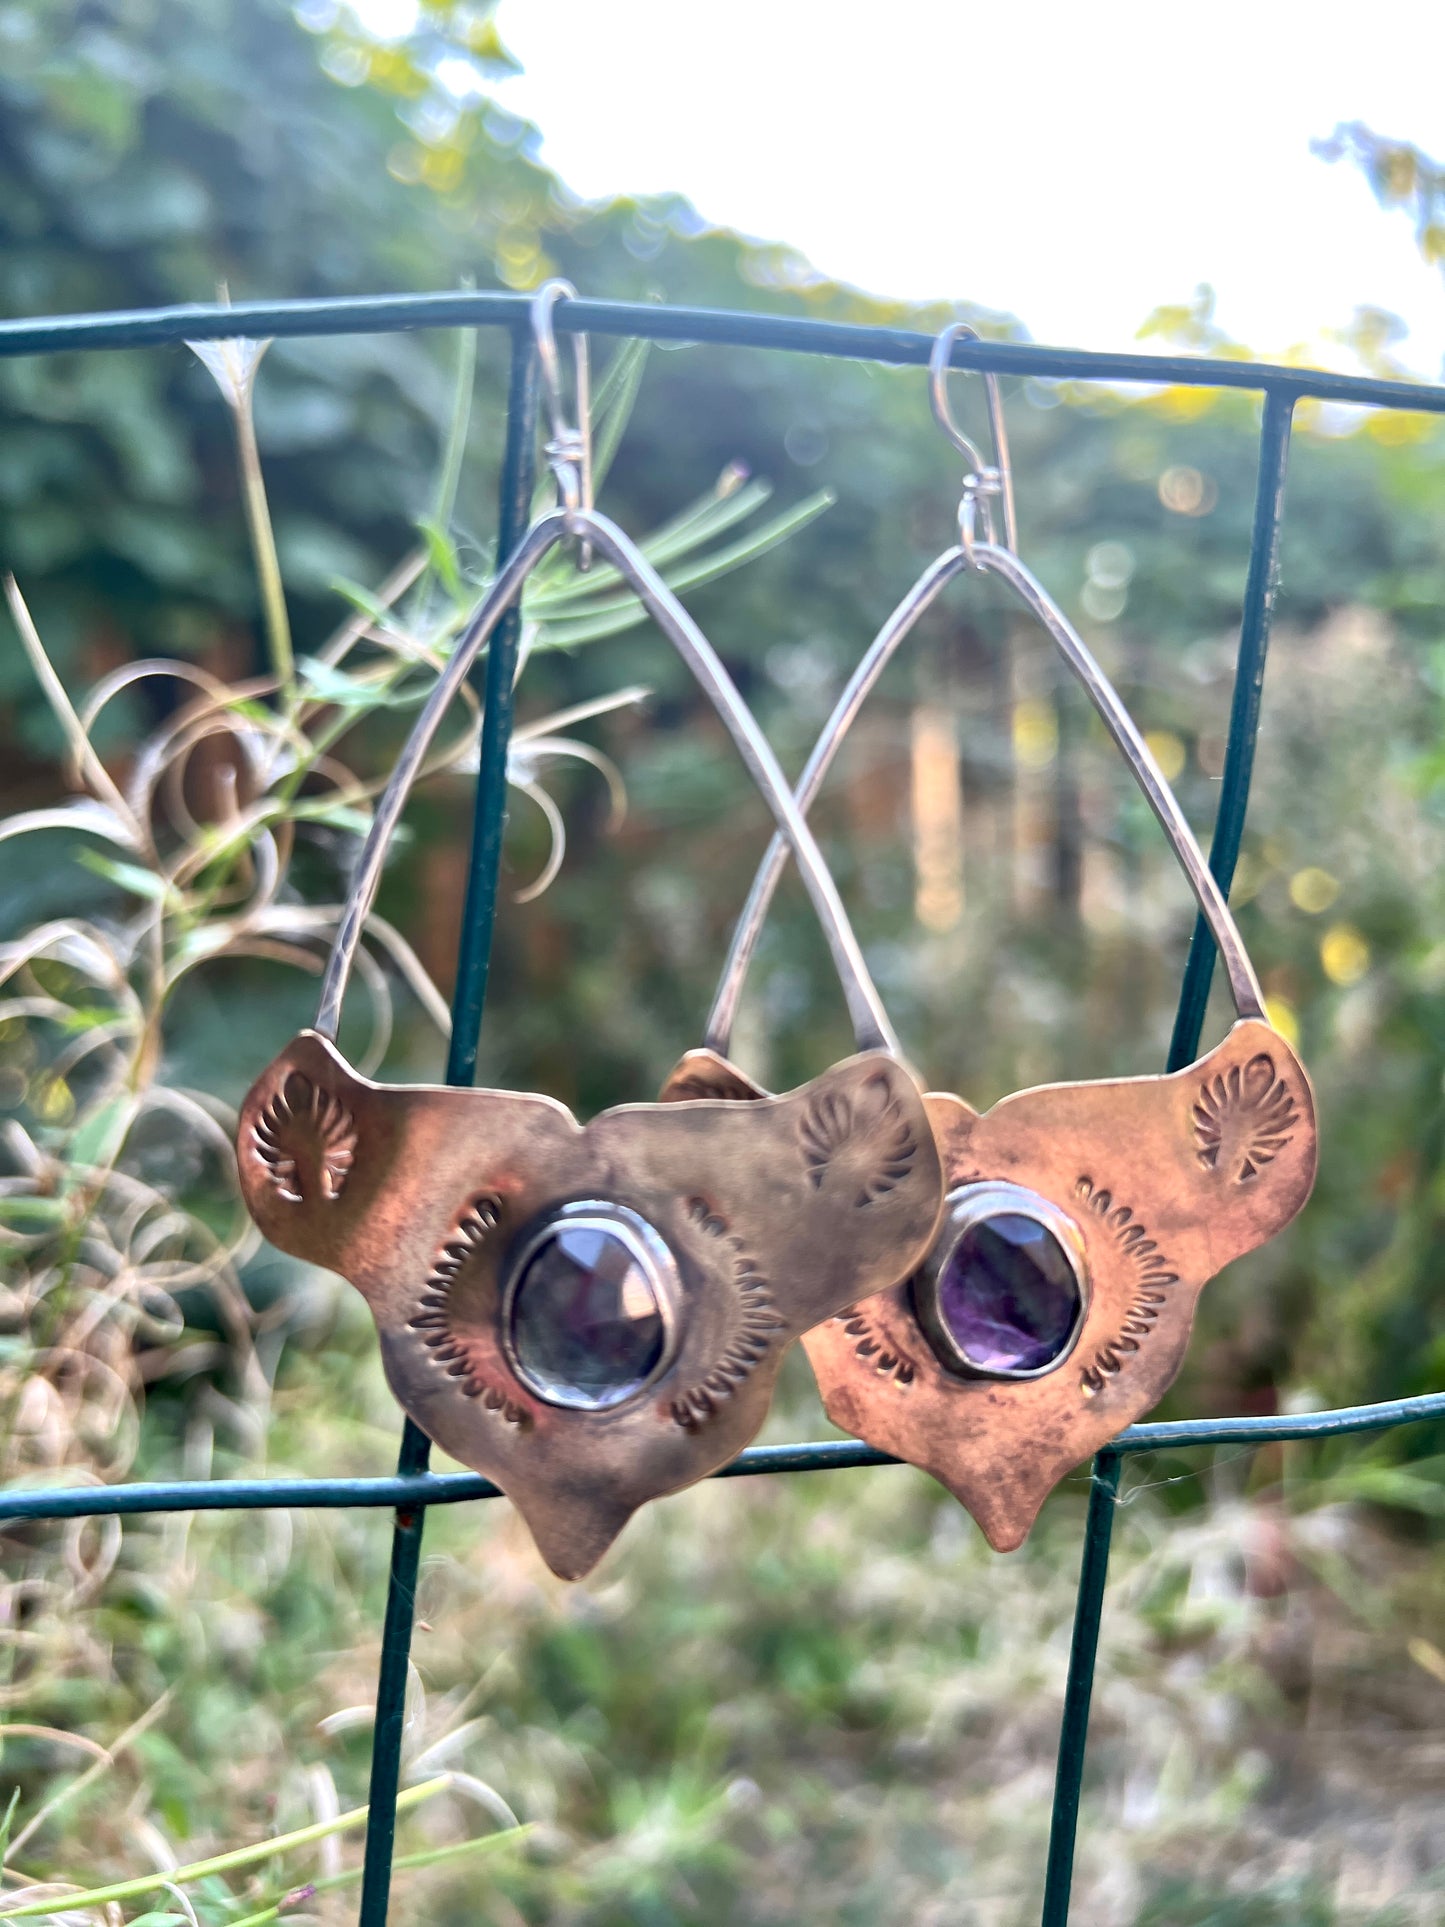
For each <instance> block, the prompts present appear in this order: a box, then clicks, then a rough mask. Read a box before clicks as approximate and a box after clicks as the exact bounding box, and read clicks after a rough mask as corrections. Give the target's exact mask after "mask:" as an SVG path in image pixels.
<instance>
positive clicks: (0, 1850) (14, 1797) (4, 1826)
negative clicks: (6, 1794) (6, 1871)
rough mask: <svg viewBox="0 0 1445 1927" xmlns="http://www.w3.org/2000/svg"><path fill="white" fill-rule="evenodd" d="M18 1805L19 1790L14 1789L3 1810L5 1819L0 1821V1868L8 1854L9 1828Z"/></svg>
mask: <svg viewBox="0 0 1445 1927" xmlns="http://www.w3.org/2000/svg"><path fill="white" fill-rule="evenodd" d="M19 1804H20V1789H19V1787H16V1788H15V1790H14V1792H13V1793H12V1794H11V1795H10V1804H9V1806H8V1807H6V1809H5V1818H4V1819H3V1820H0V1867H3V1866H4V1864H5V1861H6V1859H7V1857H8V1855H9V1853H10V1826H11V1822H12V1821H13V1820H14V1818H15V1809H16V1807H17V1806H19Z"/></svg>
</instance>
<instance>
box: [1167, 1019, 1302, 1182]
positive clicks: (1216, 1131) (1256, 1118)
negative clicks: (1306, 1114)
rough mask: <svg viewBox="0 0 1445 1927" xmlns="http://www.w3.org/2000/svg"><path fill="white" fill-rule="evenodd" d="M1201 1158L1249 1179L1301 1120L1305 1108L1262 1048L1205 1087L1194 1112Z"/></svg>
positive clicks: (1215, 1167)
mask: <svg viewBox="0 0 1445 1927" xmlns="http://www.w3.org/2000/svg"><path fill="white" fill-rule="evenodd" d="M1192 1118H1193V1124H1194V1143H1195V1148H1196V1152H1197V1154H1198V1158H1199V1162H1200V1163H1201V1164H1202V1165H1203V1166H1204V1167H1205V1169H1206V1170H1210V1171H1218V1172H1219V1173H1220V1175H1221V1176H1224V1177H1229V1178H1232V1179H1233V1180H1234V1182H1235V1183H1236V1184H1247V1183H1249V1181H1250V1180H1251V1179H1252V1178H1256V1177H1258V1175H1259V1173H1260V1170H1261V1169H1262V1168H1263V1166H1265V1165H1266V1164H1270V1163H1272V1162H1273V1161H1274V1159H1275V1158H1277V1157H1278V1156H1279V1154H1280V1152H1281V1151H1282V1150H1283V1149H1284V1148H1285V1146H1286V1145H1287V1144H1288V1143H1289V1141H1290V1138H1291V1136H1292V1135H1293V1132H1294V1128H1295V1126H1296V1124H1298V1122H1299V1107H1298V1105H1297V1104H1296V1102H1295V1097H1294V1093H1293V1092H1292V1091H1291V1089H1290V1087H1289V1085H1288V1084H1287V1083H1286V1082H1285V1080H1284V1078H1282V1077H1279V1076H1277V1075H1276V1074H1275V1067H1274V1059H1273V1058H1272V1057H1270V1056H1269V1055H1267V1053H1265V1052H1263V1051H1261V1052H1260V1053H1259V1055H1258V1056H1256V1057H1251V1058H1250V1060H1249V1062H1248V1063H1247V1064H1244V1065H1239V1064H1233V1065H1231V1066H1230V1068H1229V1069H1228V1070H1227V1071H1221V1072H1219V1073H1218V1075H1216V1076H1214V1077H1211V1078H1210V1079H1209V1080H1208V1081H1207V1082H1206V1083H1205V1084H1202V1085H1201V1086H1200V1089H1199V1095H1198V1096H1197V1098H1196V1099H1195V1102H1194V1110H1193V1113H1192Z"/></svg>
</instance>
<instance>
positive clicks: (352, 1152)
mask: <svg viewBox="0 0 1445 1927" xmlns="http://www.w3.org/2000/svg"><path fill="white" fill-rule="evenodd" d="M251 1147H252V1149H253V1151H254V1152H255V1155H256V1157H257V1158H258V1160H259V1161H260V1164H261V1167H262V1169H263V1170H264V1171H265V1173H266V1176H267V1177H268V1178H269V1179H270V1181H271V1183H272V1184H274V1185H275V1187H276V1189H277V1190H278V1191H279V1192H280V1194H281V1196H282V1197H283V1198H284V1199H285V1200H286V1202H287V1203H288V1204H302V1203H304V1202H306V1201H307V1200H310V1199H315V1198H326V1199H328V1200H331V1201H334V1200H335V1199H337V1198H339V1197H340V1196H341V1193H342V1191H343V1190H344V1189H345V1186H346V1180H347V1177H348V1175H349V1174H350V1171H351V1166H352V1162H353V1160H354V1159H355V1157H356V1120H355V1118H353V1116H352V1115H351V1112H350V1111H349V1110H348V1109H347V1107H346V1106H345V1105H344V1104H343V1103H342V1101H341V1099H340V1098H339V1097H335V1096H333V1095H332V1093H331V1092H330V1091H324V1090H322V1089H321V1087H320V1085H318V1084H314V1083H313V1082H312V1081H311V1079H310V1078H309V1077H307V1076H306V1075H305V1074H304V1073H303V1072H301V1071H292V1072H291V1074H290V1076H289V1077H288V1078H287V1079H286V1081H285V1082H284V1083H283V1084H282V1086H281V1088H280V1089H279V1090H278V1091H277V1092H276V1094H275V1095H274V1096H273V1097H272V1098H271V1100H270V1101H269V1103H267V1104H266V1106H265V1107H264V1109H263V1110H262V1111H261V1113H260V1115H259V1116H258V1117H257V1119H256V1122H255V1125H254V1127H253V1129H252V1133H251Z"/></svg>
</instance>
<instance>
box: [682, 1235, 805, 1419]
mask: <svg viewBox="0 0 1445 1927" xmlns="http://www.w3.org/2000/svg"><path fill="white" fill-rule="evenodd" d="M687 1215H688V1217H689V1218H690V1219H691V1220H692V1222H693V1223H694V1224H695V1225H696V1226H697V1228H698V1230H699V1231H701V1232H702V1233H703V1234H704V1235H705V1236H706V1237H709V1238H716V1239H718V1240H720V1241H721V1242H722V1243H723V1244H725V1245H726V1246H727V1248H728V1250H729V1251H730V1252H731V1254H732V1259H733V1276H734V1279H735V1282H736V1285H737V1301H736V1304H735V1306H734V1308H733V1309H734V1320H733V1325H732V1329H731V1331H730V1332H729V1333H728V1335H727V1339H726V1341H725V1343H724V1345H723V1348H722V1354H721V1356H720V1357H719V1359H718V1361H717V1363H716V1364H715V1365H714V1366H713V1368H712V1370H711V1371H710V1372H709V1373H708V1375H707V1377H706V1378H704V1379H703V1380H702V1381H701V1382H700V1383H699V1384H697V1385H694V1386H692V1387H690V1388H689V1389H688V1390H687V1391H685V1392H683V1393H682V1394H681V1395H680V1396H679V1397H677V1398H675V1399H674V1400H673V1401H672V1404H671V1406H670V1407H669V1410H670V1411H671V1413H672V1416H673V1419H674V1420H675V1421H676V1423H677V1424H678V1425H680V1426H681V1427H682V1429H683V1431H684V1432H695V1431H697V1430H698V1428H699V1427H700V1426H702V1425H703V1424H705V1423H706V1421H707V1420H708V1419H710V1418H711V1417H712V1415H713V1413H714V1412H715V1411H716V1410H717V1408H718V1406H719V1404H720V1403H721V1402H722V1400H723V1399H725V1398H731V1397H732V1395H733V1392H734V1390H735V1389H736V1388H737V1387H738V1386H739V1385H741V1384H742V1383H743V1381H744V1379H746V1378H747V1376H748V1374H749V1373H750V1372H751V1371H752V1369H753V1367H754V1366H755V1365H756V1364H757V1362H758V1360H759V1359H760V1358H761V1357H762V1356H763V1355H764V1353H765V1352H766V1351H767V1349H768V1347H769V1345H771V1343H772V1342H773V1339H774V1337H775V1336H776V1335H777V1333H778V1332H780V1331H782V1330H783V1320H782V1319H781V1318H780V1317H779V1315H778V1312H777V1309H776V1307H775V1306H774V1304H773V1299H772V1294H771V1293H770V1292H769V1290H768V1281H767V1279H766V1278H764V1277H763V1275H762V1273H761V1272H760V1271H759V1270H758V1268H757V1265H756V1264H755V1263H754V1261H753V1260H752V1259H751V1258H750V1257H749V1256H748V1254H747V1252H746V1251H744V1249H743V1242H742V1239H741V1238H736V1237H734V1236H733V1234H732V1233H731V1232H730V1231H729V1230H728V1227H727V1220H726V1219H725V1218H721V1217H719V1216H718V1214H717V1212H716V1211H714V1210H713V1209H712V1207H711V1206H710V1205H709V1204H708V1202H707V1200H706V1198H689V1199H688V1201H687Z"/></svg>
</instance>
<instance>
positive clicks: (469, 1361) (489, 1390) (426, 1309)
mask: <svg viewBox="0 0 1445 1927" xmlns="http://www.w3.org/2000/svg"><path fill="white" fill-rule="evenodd" d="M501 1216H502V1201H501V1199H500V1198H498V1197H496V1196H495V1195H494V1194H493V1193H492V1192H489V1191H488V1192H483V1193H482V1194H481V1195H480V1196H479V1197H475V1198H473V1199H472V1200H471V1202H470V1203H469V1204H468V1205H467V1207H466V1209H465V1210H464V1211H463V1212H462V1213H461V1215H460V1217H459V1218H458V1219H457V1222H456V1224H455V1225H454V1226H453V1227H452V1229H451V1231H450V1232H449V1233H448V1235H447V1238H446V1241H445V1243H444V1244H443V1245H442V1248H441V1250H440V1251H439V1252H438V1253H437V1255H436V1258H435V1260H434V1262H433V1264H432V1268H431V1271H430V1273H429V1275H428V1277H427V1281H426V1284H425V1285H424V1286H423V1288H422V1294H421V1309H420V1311H418V1312H417V1313H416V1314H415V1315H414V1316H413V1317H412V1318H409V1319H408V1320H407V1324H408V1325H409V1327H410V1329H411V1330H412V1331H415V1332H420V1333H421V1336H422V1342H423V1344H425V1345H426V1347H427V1349H428V1350H429V1351H430V1352H431V1354H432V1356H433V1357H434V1358H435V1359H436V1361H437V1363H438V1364H439V1365H442V1366H444V1367H445V1368H446V1370H447V1372H448V1373H449V1374H450V1375H451V1376H452V1377H453V1378H457V1379H460V1380H461V1381H462V1387H461V1388H462V1390H463V1391H464V1392H465V1393H466V1394H467V1396H468V1398H475V1399H480V1400H481V1403H482V1404H483V1406H484V1407H485V1408H486V1409H487V1411H489V1412H496V1413H497V1414H498V1416H499V1417H501V1418H503V1419H505V1420H506V1421H507V1423H508V1424H509V1425H521V1424H522V1422H523V1421H524V1419H525V1418H526V1416H527V1415H526V1412H525V1411H524V1410H523V1408H522V1407H521V1406H520V1405H518V1404H517V1403H516V1401H515V1400H514V1399H510V1398H508V1397H507V1395H506V1393H505V1392H503V1391H501V1390H499V1389H498V1387H497V1386H495V1385H492V1384H489V1383H488V1382H487V1380H486V1378H485V1377H484V1376H483V1375H482V1374H481V1372H480V1371H479V1370H478V1369H477V1364H476V1361H475V1359H474V1358H473V1356H472V1354H471V1351H470V1348H469V1347H468V1346H467V1344H466V1343H465V1341H464V1340H463V1339H462V1338H460V1337H459V1336H458V1335H457V1333H456V1332H455V1331H454V1329H453V1326H452V1316H451V1313H452V1303H451V1297H452V1290H453V1288H454V1286H455V1285H456V1282H457V1280H458V1278H459V1277H460V1276H461V1275H462V1273H463V1272H464V1271H465V1270H466V1268H467V1266H468V1265H469V1264H470V1262H471V1260H472V1259H473V1258H474V1257H475V1256H476V1255H477V1253H478V1252H479V1251H480V1250H481V1248H482V1246H483V1245H484V1244H485V1243H486V1241H487V1239H488V1238H490V1237H491V1235H492V1233H493V1232H494V1231H495V1230H496V1228H497V1225H498V1224H499V1222H500V1221H501Z"/></svg>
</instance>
